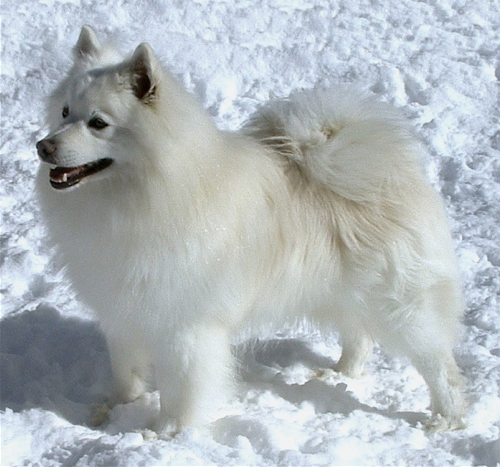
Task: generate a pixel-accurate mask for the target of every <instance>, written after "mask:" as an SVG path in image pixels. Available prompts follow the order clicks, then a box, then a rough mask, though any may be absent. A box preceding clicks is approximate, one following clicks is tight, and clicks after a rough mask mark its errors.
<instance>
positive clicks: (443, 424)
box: [425, 413, 467, 434]
mask: <svg viewBox="0 0 500 467" xmlns="http://www.w3.org/2000/svg"><path fill="white" fill-rule="evenodd" d="M466 426H467V423H466V421H465V418H464V417H461V416H456V417H444V416H443V415H441V414H439V413H438V414H434V415H432V417H431V418H430V420H429V421H428V422H427V423H426V425H425V430H426V431H427V433H429V434H434V433H439V432H440V431H453V430H463V429H464V428H466Z"/></svg>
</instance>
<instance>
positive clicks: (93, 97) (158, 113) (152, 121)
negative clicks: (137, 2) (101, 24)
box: [36, 26, 199, 190]
mask: <svg viewBox="0 0 500 467" xmlns="http://www.w3.org/2000/svg"><path fill="white" fill-rule="evenodd" d="M74 55H75V63H74V66H73V68H72V69H71V71H70V73H69V75H68V77H67V78H66V79H65V80H64V81H63V82H62V83H61V84H60V86H59V87H58V88H57V89H56V91H55V92H54V93H53V95H52V96H51V99H50V103H49V112H48V113H49V117H48V125H49V128H50V133H49V135H48V136H47V137H45V138H44V139H42V140H41V141H39V142H38V143H37V145H36V146H37V151H38V155H39V157H40V159H41V160H42V161H43V162H45V163H47V164H50V166H52V167H51V169H50V174H49V178H50V183H51V185H52V186H53V187H54V188H55V189H58V190H64V189H66V188H69V187H72V186H75V185H78V184H79V183H80V182H82V181H87V180H99V179H102V178H107V177H113V176H114V175H116V174H117V173H121V174H122V175H123V172H124V171H127V170H128V171H137V170H138V166H139V167H140V166H141V164H145V163H146V162H147V159H148V157H149V158H151V153H155V151H154V150H151V148H150V147H151V146H152V145H156V146H155V147H156V148H157V147H158V144H161V145H162V146H163V150H164V151H165V152H166V153H168V145H169V141H173V140H176V139H178V138H179V132H180V133H182V131H183V130H182V128H181V126H182V125H184V126H185V123H182V122H183V121H185V120H186V118H183V117H186V112H187V113H189V110H186V109H194V106H193V105H192V103H191V99H190V96H189V95H188V94H187V93H186V92H185V91H184V90H183V89H182V87H181V86H180V85H179V84H178V83H177V82H176V80H175V79H174V78H173V77H172V76H171V75H170V74H169V73H168V72H165V71H163V70H162V69H161V67H160V65H159V63H158V61H157V59H156V58H155V56H154V54H153V51H152V50H151V48H150V46H149V45H147V44H141V45H139V46H138V47H137V49H136V50H135V52H134V53H133V54H132V56H131V57H130V58H127V59H122V58H121V57H120V56H119V55H118V54H117V53H116V52H115V51H114V50H113V49H111V48H110V47H108V46H102V45H101V44H100V42H99V40H98V39H97V37H96V35H95V33H94V31H93V30H92V29H91V28H90V27H88V26H84V27H83V28H82V31H81V33H80V37H79V39H78V42H77V44H76V47H75V49H74ZM178 109H180V110H178ZM174 110H176V111H177V113H178V115H177V116H176V117H174V116H173V111H174ZM198 112H199V110H198ZM179 113H180V118H179ZM194 114H196V111H194V112H191V115H194ZM162 138H163V140H162ZM153 139H160V140H161V141H160V142H158V140H157V141H153ZM156 152H158V151H156ZM148 169H149V170H154V167H151V164H150V163H149V167H148Z"/></svg>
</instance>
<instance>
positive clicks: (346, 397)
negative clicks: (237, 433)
mask: <svg viewBox="0 0 500 467" xmlns="http://www.w3.org/2000/svg"><path fill="white" fill-rule="evenodd" d="M245 348H246V349H247V350H246V351H244V352H240V353H241V356H240V358H239V360H240V361H241V362H242V363H243V364H242V377H243V379H244V380H245V381H247V382H248V383H249V384H255V385H258V386H259V387H263V388H267V389H268V390H270V391H272V392H274V393H275V394H277V395H278V396H280V397H281V398H283V399H285V400H287V401H289V402H291V403H292V404H295V405H299V404H301V403H303V402H309V403H310V404H312V406H313V407H314V409H315V412H316V413H338V414H342V415H348V414H350V413H352V412H354V411H356V410H360V411H363V412H366V413H375V414H380V415H382V416H384V417H387V418H391V419H396V420H397V419H399V420H405V421H406V422H407V423H408V424H409V425H410V426H412V427H415V426H417V425H418V424H421V423H424V422H425V420H426V415H425V414H424V413H419V412H391V411H388V410H383V409H379V408H377V407H372V406H370V405H367V404H363V403H362V402H360V401H359V400H358V399H357V398H356V397H355V396H354V394H352V393H351V392H350V391H348V384H346V383H345V380H348V378H345V377H343V376H341V375H337V377H335V376H333V380H334V381H335V380H337V381H336V382H333V383H332V381H331V379H332V378H328V377H327V378H321V377H320V378H317V377H314V376H313V375H314V373H319V374H321V373H322V372H323V370H328V369H332V368H334V367H335V363H336V362H335V361H334V360H332V359H331V358H329V357H325V356H324V355H321V354H319V353H317V352H315V351H314V350H312V349H311V347H310V346H309V344H308V343H307V341H305V340H301V339H271V340H267V341H262V342H259V341H257V343H256V344H254V345H253V346H245ZM297 365H300V366H302V367H303V368H304V367H305V369H309V376H310V377H309V378H307V379H308V380H307V381H306V382H305V383H303V384H299V383H289V382H287V381H286V378H285V377H284V376H283V375H284V374H286V373H287V369H288V368H290V367H292V368H293V367H296V366H297ZM292 371H293V370H292ZM331 373H332V375H335V372H333V371H332V372H331ZM327 374H328V373H327Z"/></svg>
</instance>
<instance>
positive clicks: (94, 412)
mask: <svg viewBox="0 0 500 467" xmlns="http://www.w3.org/2000/svg"><path fill="white" fill-rule="evenodd" d="M110 412H111V407H110V405H109V404H108V403H107V402H102V403H100V404H92V406H91V409H90V417H89V425H90V426H92V427H98V426H101V425H102V424H104V423H106V422H107V421H108V420H109V413H110Z"/></svg>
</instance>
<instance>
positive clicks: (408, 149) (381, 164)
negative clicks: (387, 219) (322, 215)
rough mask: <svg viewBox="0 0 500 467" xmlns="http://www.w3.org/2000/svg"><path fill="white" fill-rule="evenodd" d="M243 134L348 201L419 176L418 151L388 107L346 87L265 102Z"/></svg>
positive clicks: (369, 198) (372, 198)
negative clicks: (262, 144) (272, 150)
mask: <svg viewBox="0 0 500 467" xmlns="http://www.w3.org/2000/svg"><path fill="white" fill-rule="evenodd" d="M244 132H245V133H246V134H248V135H250V136H253V137H255V138H257V139H259V140H260V141H262V142H263V143H264V144H266V145H268V146H271V147H273V148H274V149H275V151H277V152H278V153H280V154H281V155H282V156H283V157H286V158H289V159H291V160H293V161H294V162H296V163H297V164H299V165H300V166H301V167H302V168H303V170H304V171H305V173H307V175H308V176H309V177H310V178H311V179H312V180H316V181H318V182H320V183H322V184H324V185H326V186H327V187H328V188H330V189H331V190H333V191H334V192H336V193H338V194H339V195H341V196H343V197H345V198H348V199H351V200H353V201H360V202H362V201H375V198H376V197H378V196H379V194H380V190H381V187H382V186H384V185H385V184H387V183H391V182H395V183H405V184H407V183H411V181H412V179H414V177H415V176H416V177H419V178H421V177H422V172H421V164H420V162H421V161H420V160H419V154H420V153H421V150H420V148H419V146H418V144H417V142H416V140H415V138H414V137H413V135H412V132H411V130H410V129H409V128H408V126H407V125H406V123H405V122H404V120H402V118H401V117H400V116H399V114H398V113H397V112H396V111H395V109H393V108H392V107H390V106H389V105H387V104H385V103H382V102H379V101H377V100H376V99H375V98H374V97H373V96H371V95H368V94H366V93H361V92H359V91H356V90H354V89H352V88H341V89H339V90H338V91H337V92H335V93H334V92H332V91H326V90H309V91H302V92H300V93H296V94H292V95H291V96H290V97H289V98H287V99H280V100H274V101H271V102H270V103H269V104H268V105H267V106H265V107H263V108H261V109H259V110H258V111H257V112H256V113H255V114H254V115H253V116H252V117H251V118H250V120H249V121H248V123H247V124H246V125H245V127H244Z"/></svg>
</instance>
